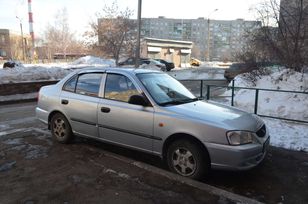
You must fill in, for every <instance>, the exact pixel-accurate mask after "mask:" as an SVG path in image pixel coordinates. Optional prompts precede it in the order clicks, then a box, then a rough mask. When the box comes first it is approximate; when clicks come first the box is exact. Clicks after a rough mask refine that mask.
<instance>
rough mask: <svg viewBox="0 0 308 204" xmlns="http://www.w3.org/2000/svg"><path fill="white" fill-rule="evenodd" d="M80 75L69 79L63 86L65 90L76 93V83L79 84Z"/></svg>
mask: <svg viewBox="0 0 308 204" xmlns="http://www.w3.org/2000/svg"><path fill="white" fill-rule="evenodd" d="M77 77H78V75H76V76H74V77H73V78H71V79H69V80H68V81H67V82H66V83H65V84H64V86H63V90H65V91H70V92H75V88H76V82H77Z"/></svg>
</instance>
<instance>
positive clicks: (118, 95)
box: [104, 74, 140, 102]
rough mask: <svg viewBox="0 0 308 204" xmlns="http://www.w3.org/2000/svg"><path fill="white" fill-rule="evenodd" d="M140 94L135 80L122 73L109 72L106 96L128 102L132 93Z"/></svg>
mask: <svg viewBox="0 0 308 204" xmlns="http://www.w3.org/2000/svg"><path fill="white" fill-rule="evenodd" d="M136 94H140V93H139V92H138V90H137V89H136V87H135V86H134V84H133V82H132V81H131V80H130V79H129V78H127V77H126V76H123V75H120V74H108V75H107V79H106V84H105V96H104V97H105V98H106V99H112V100H117V101H123V102H128V100H129V98H130V97H131V96H132V95H136Z"/></svg>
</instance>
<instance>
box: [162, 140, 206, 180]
mask: <svg viewBox="0 0 308 204" xmlns="http://www.w3.org/2000/svg"><path fill="white" fill-rule="evenodd" d="M167 151H168V152H167V163H168V167H169V169H170V170H171V171H172V172H174V173H177V174H180V175H181V176H184V177H188V178H192V179H201V178H203V177H204V176H205V175H206V174H208V172H209V169H210V160H209V157H208V155H207V153H206V152H204V151H203V150H202V149H201V147H200V146H199V145H197V144H196V143H195V142H192V141H189V140H183V139H181V140H176V141H174V142H173V143H172V144H171V145H170V146H169V148H168V150H167Z"/></svg>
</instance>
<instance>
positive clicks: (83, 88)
mask: <svg viewBox="0 0 308 204" xmlns="http://www.w3.org/2000/svg"><path fill="white" fill-rule="evenodd" d="M101 80H102V74H99V73H88V74H82V75H79V77H78V80H77V85H76V93H78V94H82V95H88V96H95V97H97V96H98V93H99V88H100V84H101Z"/></svg>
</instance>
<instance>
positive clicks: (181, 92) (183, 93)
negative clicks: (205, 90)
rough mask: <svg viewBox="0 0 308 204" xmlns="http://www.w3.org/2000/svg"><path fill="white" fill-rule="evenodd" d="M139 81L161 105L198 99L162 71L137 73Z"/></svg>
mask: <svg viewBox="0 0 308 204" xmlns="http://www.w3.org/2000/svg"><path fill="white" fill-rule="evenodd" d="M137 77H138V78H139V80H140V81H141V83H142V84H143V85H144V86H145V88H146V89H147V91H148V92H149V93H150V94H151V96H152V97H153V99H154V100H155V102H156V103H158V104H159V105H161V106H166V105H178V104H183V103H190V102H193V101H196V100H198V99H197V98H196V97H195V96H194V95H193V94H192V93H191V92H190V91H189V90H187V89H186V87H185V86H183V85H182V84H181V83H180V82H179V81H177V80H176V79H174V78H172V77H171V76H169V75H168V74H164V73H142V74H137Z"/></svg>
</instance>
